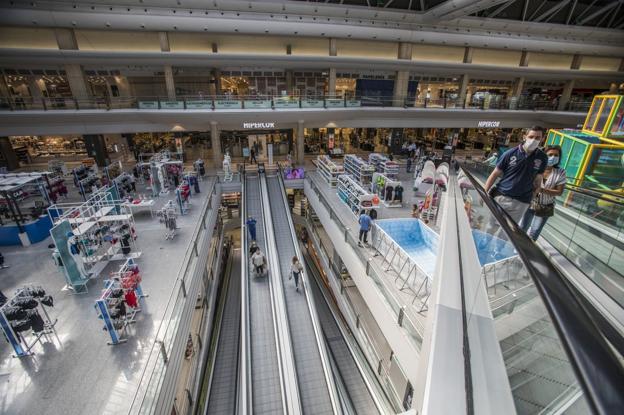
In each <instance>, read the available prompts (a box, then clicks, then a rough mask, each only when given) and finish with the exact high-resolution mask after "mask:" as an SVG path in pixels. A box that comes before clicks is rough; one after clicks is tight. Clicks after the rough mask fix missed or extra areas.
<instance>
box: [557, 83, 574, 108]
mask: <svg viewBox="0 0 624 415" xmlns="http://www.w3.org/2000/svg"><path fill="white" fill-rule="evenodd" d="M573 89H574V80H573V79H572V80H569V81H567V82H566V83H565V85H564V86H563V92H562V93H561V98H559V105H558V106H557V109H558V110H559V111H564V110H565V109H566V107H567V106H568V103H569V102H570V96H571V95H572V90H573Z"/></svg>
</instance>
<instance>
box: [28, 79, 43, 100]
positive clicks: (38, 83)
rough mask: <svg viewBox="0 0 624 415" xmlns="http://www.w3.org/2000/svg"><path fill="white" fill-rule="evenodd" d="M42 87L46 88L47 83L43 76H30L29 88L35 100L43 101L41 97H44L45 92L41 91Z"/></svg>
mask: <svg viewBox="0 0 624 415" xmlns="http://www.w3.org/2000/svg"><path fill="white" fill-rule="evenodd" d="M42 89H45V85H44V84H43V80H42V79H41V78H39V77H37V76H29V77H28V90H29V91H30V96H31V97H32V98H33V100H38V101H41V98H43V94H42V93H41V90H42Z"/></svg>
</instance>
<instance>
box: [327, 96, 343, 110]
mask: <svg viewBox="0 0 624 415" xmlns="http://www.w3.org/2000/svg"><path fill="white" fill-rule="evenodd" d="M325 105H326V106H327V108H342V107H344V105H345V103H344V100H343V99H339V98H328V99H326V100H325Z"/></svg>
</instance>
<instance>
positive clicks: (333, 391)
mask: <svg viewBox="0 0 624 415" xmlns="http://www.w3.org/2000/svg"><path fill="white" fill-rule="evenodd" d="M277 177H278V183H279V188H280V194H281V195H282V203H283V204H284V209H285V212H286V218H285V219H286V221H287V222H288V228H289V229H290V237H291V239H292V244H293V247H294V249H295V254H296V255H297V258H299V259H300V260H303V256H302V254H301V249H300V248H299V243H298V239H297V233H296V232H295V225H294V223H293V220H292V216H291V214H290V208H289V206H288V199H287V197H286V190H285V187H284V181H283V179H282V171H281V169H278V170H277ZM300 278H301V282H302V283H303V284H302V287H303V290H304V292H305V293H306V301H307V303H308V309H309V311H310V316H311V320H312V327H313V328H314V337H315V338H316V343H317V345H318V349H319V353H320V355H321V363H322V364H323V372H324V374H325V380H326V382H327V387H328V389H329V390H328V392H329V397H330V400H331V404H332V408H333V410H334V413H335V414H338V413H340V411H339V408H340V399H339V396H338V390H337V388H336V383H335V382H334V378H333V376H332V372H331V364H330V362H329V356H328V352H327V349H326V348H325V341H324V340H323V333H322V329H321V325H320V322H319V317H318V312H317V310H316V305H315V304H314V297H313V296H312V292H311V289H310V288H308V278H307V276H306V273H305V272H302V273H301V276H300Z"/></svg>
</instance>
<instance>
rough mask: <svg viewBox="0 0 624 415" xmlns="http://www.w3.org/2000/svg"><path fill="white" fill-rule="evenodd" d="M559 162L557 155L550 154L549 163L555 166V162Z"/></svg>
mask: <svg viewBox="0 0 624 415" xmlns="http://www.w3.org/2000/svg"><path fill="white" fill-rule="evenodd" d="M557 163H559V157H557V156H550V157H548V165H549V166H551V167H552V166H554V165H555V164H557Z"/></svg>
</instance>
